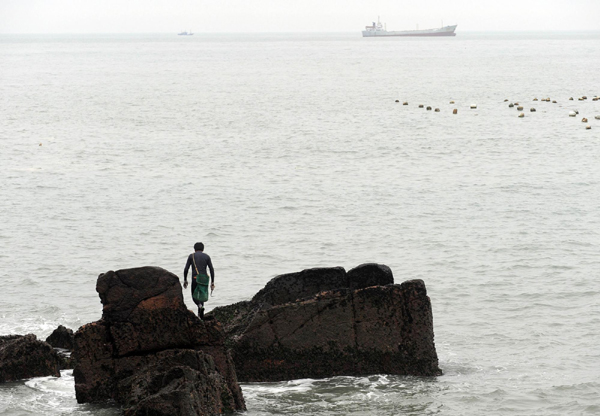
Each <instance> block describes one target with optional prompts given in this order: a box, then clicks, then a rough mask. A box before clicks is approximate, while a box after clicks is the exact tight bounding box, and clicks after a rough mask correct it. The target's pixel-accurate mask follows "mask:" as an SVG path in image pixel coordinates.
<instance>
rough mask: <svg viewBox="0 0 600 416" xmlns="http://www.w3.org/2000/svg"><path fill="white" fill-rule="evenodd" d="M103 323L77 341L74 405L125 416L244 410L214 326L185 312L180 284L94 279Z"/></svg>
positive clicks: (151, 270) (143, 275) (152, 271)
mask: <svg viewBox="0 0 600 416" xmlns="http://www.w3.org/2000/svg"><path fill="white" fill-rule="evenodd" d="M96 290H97V292H98V293H99V295H100V300H101V302H102V304H103V311H102V319H100V320H99V321H96V322H93V323H90V324H87V325H84V326H82V327H81V328H80V329H79V330H78V331H77V332H76V333H75V346H74V350H73V356H74V358H75V361H76V364H75V369H74V371H73V375H74V377H75V393H76V397H77V401H78V402H80V403H86V402H102V401H106V400H114V401H116V402H117V403H120V404H122V405H123V407H124V411H125V415H149V414H152V415H156V416H159V415H203V414H218V413H225V412H232V411H236V410H245V404H244V398H243V396H242V392H241V389H240V387H239V385H238V382H237V378H236V372H235V368H234V366H233V362H232V360H231V356H230V355H229V352H228V351H227V350H226V349H225V347H224V341H225V337H224V333H223V330H222V328H221V325H220V324H219V323H218V322H217V321H215V320H212V321H210V320H207V321H201V320H200V319H198V317H197V316H196V315H195V314H194V313H193V312H191V311H189V310H188V309H187V308H186V307H185V304H184V301H183V294H182V290H181V285H180V283H179V279H178V278H177V276H175V275H174V274H172V273H169V272H168V271H166V270H164V269H161V268H157V267H141V268H135V269H126V270H118V271H116V272H115V271H109V272H107V273H104V274H101V275H100V276H99V277H98V281H97V284H96Z"/></svg>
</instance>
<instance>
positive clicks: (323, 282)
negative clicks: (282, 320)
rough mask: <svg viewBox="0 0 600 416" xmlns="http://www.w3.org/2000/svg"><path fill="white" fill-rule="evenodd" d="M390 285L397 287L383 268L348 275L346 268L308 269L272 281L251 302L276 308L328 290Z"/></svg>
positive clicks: (368, 267) (365, 268)
mask: <svg viewBox="0 0 600 416" xmlns="http://www.w3.org/2000/svg"><path fill="white" fill-rule="evenodd" d="M389 283H394V277H393V275H392V271H391V270H390V268H389V267H387V266H385V265H383V264H375V263H368V264H362V265H360V266H358V267H356V268H354V269H352V270H350V271H349V272H348V273H346V271H345V270H344V268H343V267H322V268H315V269H306V270H302V271H301V272H296V273H288V274H282V275H280V276H277V277H275V278H273V279H272V280H271V281H269V282H268V283H267V285H266V286H265V287H264V288H263V289H262V290H260V291H259V292H258V293H257V294H256V295H255V296H254V297H253V298H252V302H253V303H255V304H265V305H270V306H275V305H282V304H284V303H289V302H294V301H296V300H302V299H306V298H309V297H311V296H313V295H315V294H317V293H319V292H324V291H328V290H333V289H339V288H344V287H348V288H351V289H361V288H364V287H369V286H382V285H387V284H389Z"/></svg>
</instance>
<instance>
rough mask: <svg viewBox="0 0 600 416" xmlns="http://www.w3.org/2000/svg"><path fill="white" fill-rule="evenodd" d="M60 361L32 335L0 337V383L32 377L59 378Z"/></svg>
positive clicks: (50, 348)
mask: <svg viewBox="0 0 600 416" xmlns="http://www.w3.org/2000/svg"><path fill="white" fill-rule="evenodd" d="M60 366H61V359H60V357H59V356H58V354H57V352H56V351H54V349H53V348H52V346H51V345H50V344H48V343H46V342H44V341H40V340H38V339H37V337H36V336H35V335H34V334H28V335H7V336H0V383H4V382H7V381H15V380H22V379H27V378H32V377H46V376H54V377H60Z"/></svg>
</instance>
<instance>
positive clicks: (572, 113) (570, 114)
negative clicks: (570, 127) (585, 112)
mask: <svg viewBox="0 0 600 416" xmlns="http://www.w3.org/2000/svg"><path fill="white" fill-rule="evenodd" d="M576 115H577V113H576V112H575V111H569V117H575V116H576Z"/></svg>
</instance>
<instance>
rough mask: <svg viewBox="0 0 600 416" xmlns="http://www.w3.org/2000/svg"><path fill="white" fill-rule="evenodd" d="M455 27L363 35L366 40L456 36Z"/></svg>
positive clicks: (376, 31)
mask: <svg viewBox="0 0 600 416" xmlns="http://www.w3.org/2000/svg"><path fill="white" fill-rule="evenodd" d="M455 30H456V25H455V26H445V27H442V28H440V29H425V30H404V31H387V30H363V32H362V35H363V37H365V38H370V37H390V36H396V37H397V36H427V37H437V36H456V33H454V31H455Z"/></svg>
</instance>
